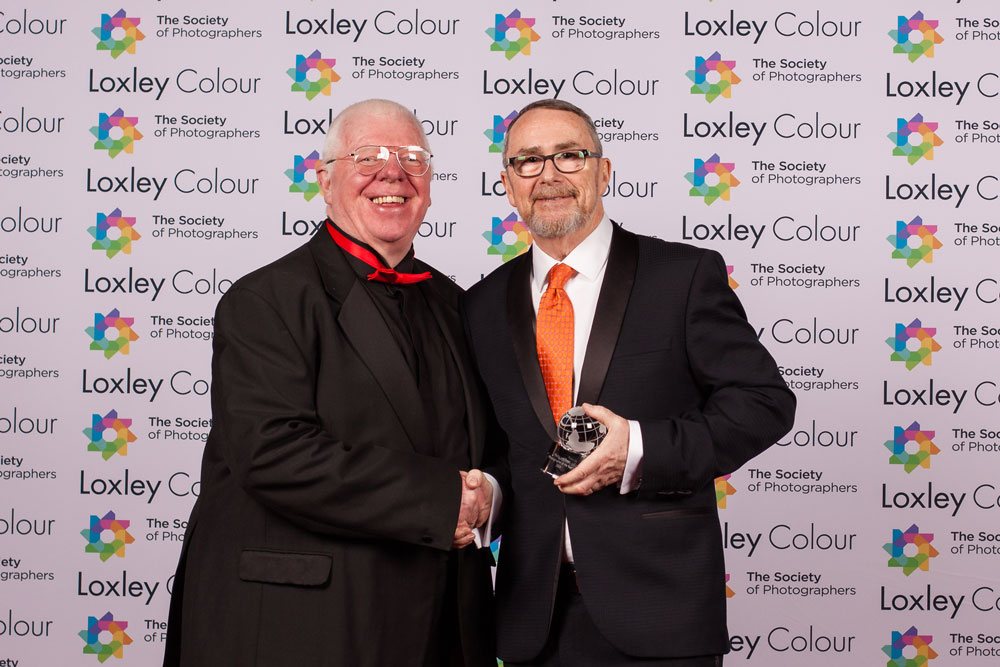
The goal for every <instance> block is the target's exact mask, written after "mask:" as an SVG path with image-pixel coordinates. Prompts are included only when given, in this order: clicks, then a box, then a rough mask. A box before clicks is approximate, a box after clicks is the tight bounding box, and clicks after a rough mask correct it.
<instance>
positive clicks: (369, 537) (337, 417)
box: [165, 229, 495, 667]
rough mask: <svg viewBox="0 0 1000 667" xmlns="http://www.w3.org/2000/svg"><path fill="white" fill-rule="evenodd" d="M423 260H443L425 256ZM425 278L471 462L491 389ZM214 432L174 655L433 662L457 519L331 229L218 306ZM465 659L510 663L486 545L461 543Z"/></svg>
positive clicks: (450, 476) (454, 300)
mask: <svg viewBox="0 0 1000 667" xmlns="http://www.w3.org/2000/svg"><path fill="white" fill-rule="evenodd" d="M418 264H420V265H419V267H418V268H417V271H425V270H432V269H430V267H427V266H426V265H423V264H421V263H419V262H418ZM414 287H416V288H417V289H420V290H423V291H424V294H425V296H426V298H427V301H428V302H429V304H430V307H431V310H432V312H433V315H434V317H435V318H436V320H437V323H438V325H439V326H440V329H441V331H442V333H443V335H444V338H445V340H446V341H447V345H448V348H449V349H450V351H451V353H452V355H453V357H454V359H455V363H456V366H457V368H458V371H459V373H460V375H461V377H462V381H463V388H464V393H465V403H466V406H467V407H468V410H467V425H468V438H469V443H470V451H469V455H470V459H471V461H472V464H473V465H474V466H476V465H479V463H480V460H481V457H482V453H483V439H484V434H485V431H486V426H485V413H484V403H483V402H482V401H483V398H482V396H481V390H480V389H478V388H477V385H476V382H477V379H476V377H475V373H474V372H473V371H472V370H471V369H472V366H471V357H470V356H469V352H468V349H467V346H466V343H465V341H464V336H463V331H462V323H461V319H460V317H459V314H458V298H459V294H460V292H461V290H460V288H458V287H457V286H456V285H455V284H454V283H453V282H452V281H451V280H449V279H448V278H447V277H445V276H442V275H440V274H438V273H437V272H434V278H433V279H432V280H430V281H427V282H423V283H420V284H419V285H415V286H414ZM213 349H214V355H213V361H212V372H213V383H212V414H213V424H212V431H211V433H210V435H209V438H208V441H207V443H206V446H205V452H204V459H203V463H202V472H201V495H200V498H199V499H198V502H197V503H196V505H195V508H194V510H193V513H192V516H191V520H190V523H189V526H188V529H187V532H186V534H185V540H184V548H183V552H182V555H181V559H180V564H179V566H178V573H177V577H176V580H175V585H174V590H173V598H172V600H171V610H170V622H169V631H168V646H167V651H166V658H165V664H167V665H184V666H185V667H188V666H195V665H197V666H201V665H204V666H206V667H208V666H212V667H219V666H220V665H234V666H239V667H247V666H249V665H257V666H259V667H265V666H275V667H279V666H282V667H283V666H285V665H308V666H313V665H330V666H338V667H341V666H344V665H351V666H352V667H357V666H359V665H364V666H370V667H384V666H385V665H419V663H420V656H421V655H422V654H423V652H424V650H425V647H426V645H427V641H428V637H429V636H430V635H431V632H432V629H431V628H432V622H433V620H434V619H435V618H436V617H437V616H438V615H439V614H438V612H439V610H440V607H441V605H442V600H443V595H444V583H445V575H446V565H447V561H448V557H449V552H450V550H451V541H452V537H453V534H454V531H455V525H456V523H457V520H458V510H459V504H460V497H461V479H460V476H459V472H458V468H457V467H456V466H455V465H454V464H451V463H448V462H446V461H444V460H442V459H438V458H434V457H432V456H431V455H430V454H429V452H431V451H433V447H432V445H431V439H432V438H433V437H434V434H433V433H430V432H429V430H428V427H427V424H426V417H425V415H424V413H423V408H422V407H421V406H422V402H421V399H420V396H419V395H418V393H417V386H416V383H415V381H414V379H413V375H412V374H411V372H410V371H409V368H408V366H407V363H406V361H405V359H404V357H403V355H402V353H401V351H400V349H399V346H398V345H397V344H396V342H395V341H394V340H393V338H392V335H391V333H390V331H389V330H388V328H387V327H386V325H385V323H384V321H383V319H382V316H381V315H380V313H379V311H378V310H377V308H376V305H375V304H374V302H373V301H372V299H371V297H370V296H369V295H368V293H367V291H366V290H365V289H364V287H363V286H362V285H361V284H360V282H359V281H358V278H357V277H356V274H355V273H354V271H353V270H352V269H351V267H350V265H349V264H348V263H347V260H346V258H345V256H344V254H343V253H342V251H341V250H340V249H339V248H338V247H337V246H336V245H335V244H334V242H333V240H332V239H331V238H330V236H329V235H328V234H327V232H326V230H325V229H324V230H320V231H319V232H318V234H317V235H316V236H314V237H313V238H312V239H311V240H310V241H309V242H308V243H307V244H305V245H303V246H302V247H300V248H299V249H297V250H295V251H293V252H292V253H290V254H289V255H287V256H285V257H283V258H281V259H279V260H277V261H276V262H274V263H273V264H270V265H268V266H266V267H264V268H262V269H259V270H257V271H255V272H253V273H251V274H249V275H247V276H245V277H244V278H242V279H240V280H239V281H237V282H236V283H235V284H234V285H233V287H232V288H231V289H230V290H229V291H228V293H227V294H226V295H225V296H224V297H223V298H222V299H221V301H220V302H219V306H218V309H217V312H216V319H215V340H214V348H213ZM458 559H459V562H458V571H459V574H458V608H459V612H460V614H459V615H460V618H461V627H460V628H457V629H456V630H455V633H456V634H457V633H459V632H460V633H461V638H462V644H463V649H464V653H465V656H466V664H467V665H490V664H492V665H495V661H494V658H493V656H494V647H493V640H492V627H491V626H492V616H491V611H492V600H491V591H490V570H489V566H490V564H491V563H492V556H491V555H490V552H489V549H481V550H476V549H474V548H469V549H464V550H462V551H461V552H459V554H458Z"/></svg>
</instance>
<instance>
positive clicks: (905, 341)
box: [885, 319, 941, 371]
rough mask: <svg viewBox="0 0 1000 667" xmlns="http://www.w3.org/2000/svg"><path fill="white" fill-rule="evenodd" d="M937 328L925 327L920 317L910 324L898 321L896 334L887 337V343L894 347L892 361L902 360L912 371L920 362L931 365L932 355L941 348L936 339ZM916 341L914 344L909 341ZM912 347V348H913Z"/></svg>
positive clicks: (907, 368)
mask: <svg viewBox="0 0 1000 667" xmlns="http://www.w3.org/2000/svg"><path fill="white" fill-rule="evenodd" d="M935 333H937V328H931V327H924V326H923V325H922V324H921V323H920V320H919V319H915V320H913V321H912V322H910V324H909V325H904V324H900V323H899V322H897V323H896V335H895V336H893V337H891V338H886V339H885V344H886V345H888V346H889V347H891V348H892V356H890V357H889V360H890V361H900V362H903V363H904V364H906V370H908V371H912V370H913V369H914V368H916V367H917V365H919V364H923V365H924V366H930V365H931V363H932V361H931V355H932V354H933V353H934V352H937V351H939V350H940V349H941V345H939V344H938V342H937V341H936V340H934V334H935ZM911 340H913V341H916V342H915V343H914V345H913V346H911V345H910V344H909V342H910V341H911ZM911 347H912V349H911Z"/></svg>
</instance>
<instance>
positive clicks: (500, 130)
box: [483, 110, 517, 153]
mask: <svg viewBox="0 0 1000 667" xmlns="http://www.w3.org/2000/svg"><path fill="white" fill-rule="evenodd" d="M515 118H517V111H516V110H515V111H511V112H510V114H509V115H508V116H507V117H506V118H504V117H503V116H497V115H494V116H493V127H491V128H490V129H488V130H486V131H485V132H483V134H485V135H486V138H487V139H489V140H490V151H489V152H490V153H503V140H504V137H505V136H506V135H507V128H508V127H510V124H511V122H513V120H514V119H515Z"/></svg>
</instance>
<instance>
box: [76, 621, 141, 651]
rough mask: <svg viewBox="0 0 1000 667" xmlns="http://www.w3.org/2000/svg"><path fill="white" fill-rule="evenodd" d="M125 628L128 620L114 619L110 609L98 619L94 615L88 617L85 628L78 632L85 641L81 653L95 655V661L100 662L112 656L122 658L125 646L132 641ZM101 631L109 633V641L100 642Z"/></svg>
mask: <svg viewBox="0 0 1000 667" xmlns="http://www.w3.org/2000/svg"><path fill="white" fill-rule="evenodd" d="M126 628H128V621H116V620H115V617H114V614H112V613H111V612H110V611H109V612H108V613H106V614H105V615H104V616H101V618H100V619H98V618H97V617H96V616H90V617H88V618H87V629H86V630H80V632H79V635H80V639H82V640H83V641H84V642H86V645H85V646H84V647H83V654H84V655H95V656H97V661H98V662H100V663H103V662H104V661H105V660H107V659H108V658H110V657H112V656H114V657H115V658H118V659H121V658H124V657H125V647H126V646H128V645H129V644H131V643H132V638H131V637H129V636H128V634H127V633H126V632H125V629H126ZM102 632H107V633H110V634H111V641H109V642H102V641H101V633H102Z"/></svg>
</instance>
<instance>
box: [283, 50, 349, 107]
mask: <svg viewBox="0 0 1000 667" xmlns="http://www.w3.org/2000/svg"><path fill="white" fill-rule="evenodd" d="M336 64H337V61H336V60H335V59H334V58H323V56H322V55H320V52H319V51H318V50H317V51H313V52H312V53H311V54H309V55H308V56H303V55H297V56H295V67H293V68H292V69H290V70H287V72H288V76H290V77H292V82H293V83H292V92H294V93H299V92H301V93H305V94H306V99H307V100H311V99H313V98H314V97H316V96H317V95H320V94H322V95H326V96H327V97H329V96H330V92H331V88H330V86H331V85H332V84H334V83H336V82H338V81H340V75H339V74H337V73H336V72H334V71H333V66H334V65H336ZM313 72H315V73H316V74H313Z"/></svg>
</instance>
